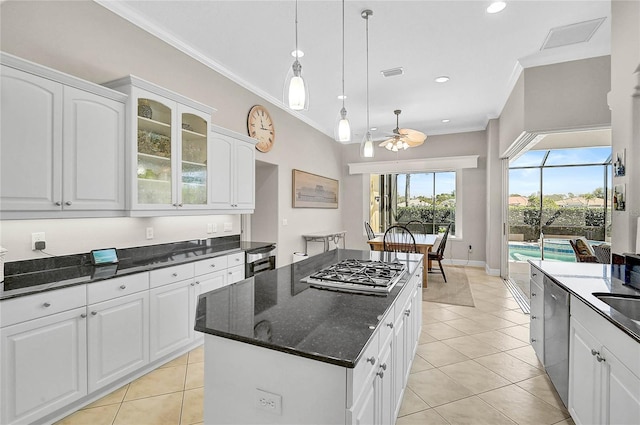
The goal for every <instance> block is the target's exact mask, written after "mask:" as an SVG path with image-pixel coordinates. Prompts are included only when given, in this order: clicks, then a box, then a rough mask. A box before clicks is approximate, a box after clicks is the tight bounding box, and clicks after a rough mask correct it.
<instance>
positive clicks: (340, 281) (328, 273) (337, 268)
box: [303, 259, 406, 295]
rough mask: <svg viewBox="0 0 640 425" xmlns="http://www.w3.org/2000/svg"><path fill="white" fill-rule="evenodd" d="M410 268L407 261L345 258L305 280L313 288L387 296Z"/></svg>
mask: <svg viewBox="0 0 640 425" xmlns="http://www.w3.org/2000/svg"><path fill="white" fill-rule="evenodd" d="M405 270H406V267H405V265H404V264H400V263H384V262H382V261H372V260H355V259H349V260H342V261H340V262H339V263H336V264H333V265H331V266H329V267H326V268H324V269H322V270H320V271H318V272H315V273H313V274H312V275H310V276H308V277H306V278H305V279H303V281H305V282H307V283H308V284H310V285H311V286H313V287H316V288H323V289H331V290H334V291H342V292H355V293H360V294H376V295H386V294H388V293H389V292H390V291H391V289H393V287H394V286H395V284H396V283H398V280H400V278H401V277H402V275H403V274H404V272H405Z"/></svg>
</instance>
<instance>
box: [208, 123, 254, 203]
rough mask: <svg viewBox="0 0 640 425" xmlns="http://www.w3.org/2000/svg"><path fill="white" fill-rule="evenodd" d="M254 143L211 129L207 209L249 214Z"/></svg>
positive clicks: (226, 132)
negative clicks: (209, 186) (209, 185)
mask: <svg viewBox="0 0 640 425" xmlns="http://www.w3.org/2000/svg"><path fill="white" fill-rule="evenodd" d="M256 143H257V140H255V139H252V138H250V137H247V136H244V135H241V134H238V133H234V132H232V131H229V130H226V129H224V128H221V127H217V126H212V132H211V154H210V156H209V158H210V160H209V163H210V164H211V172H212V173H213V175H212V179H211V190H210V201H209V204H210V205H211V208H214V209H217V210H233V212H237V213H251V212H253V210H254V209H255V159H256V150H255V145H256Z"/></svg>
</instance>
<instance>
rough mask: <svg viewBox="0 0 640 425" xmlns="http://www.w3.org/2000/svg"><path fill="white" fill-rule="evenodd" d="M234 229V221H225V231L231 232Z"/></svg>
mask: <svg viewBox="0 0 640 425" xmlns="http://www.w3.org/2000/svg"><path fill="white" fill-rule="evenodd" d="M232 230H233V224H232V223H224V231H225V232H230V231H232Z"/></svg>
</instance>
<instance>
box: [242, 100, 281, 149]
mask: <svg viewBox="0 0 640 425" xmlns="http://www.w3.org/2000/svg"><path fill="white" fill-rule="evenodd" d="M247 131H248V132H249V136H251V137H253V138H254V139H256V140H258V143H257V144H256V149H258V150H259V151H260V152H269V151H270V150H271V148H272V147H273V142H274V141H275V139H276V130H275V128H274V127H273V121H272V120H271V115H269V111H267V109H266V108H265V107H264V106H261V105H255V106H254V107H253V108H251V110H250V111H249V116H248V117H247Z"/></svg>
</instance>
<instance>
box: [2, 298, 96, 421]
mask: <svg viewBox="0 0 640 425" xmlns="http://www.w3.org/2000/svg"><path fill="white" fill-rule="evenodd" d="M85 313H86V309H85V307H81V308H76V309H73V310H68V311H65V312H62V313H57V314H54V315H51V316H46V317H42V318H40V319H35V320H30V321H28V322H23V323H19V324H17V325H13V326H7V327H6V328H3V329H2V330H1V331H0V343H1V347H2V351H1V353H2V356H1V363H0V368H1V369H0V378H1V379H0V382H1V384H0V385H2V409H0V410H1V412H2V416H1V417H0V423H3V424H13V423H31V422H32V421H34V420H36V419H38V418H41V417H42V416H44V415H46V414H49V413H51V412H53V411H55V410H57V409H59V408H62V407H64V406H66V405H68V404H69V403H71V402H73V401H75V400H77V399H79V398H81V397H83V396H85V395H86V394H87V321H86V314H85ZM83 316H84V317H83Z"/></svg>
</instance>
